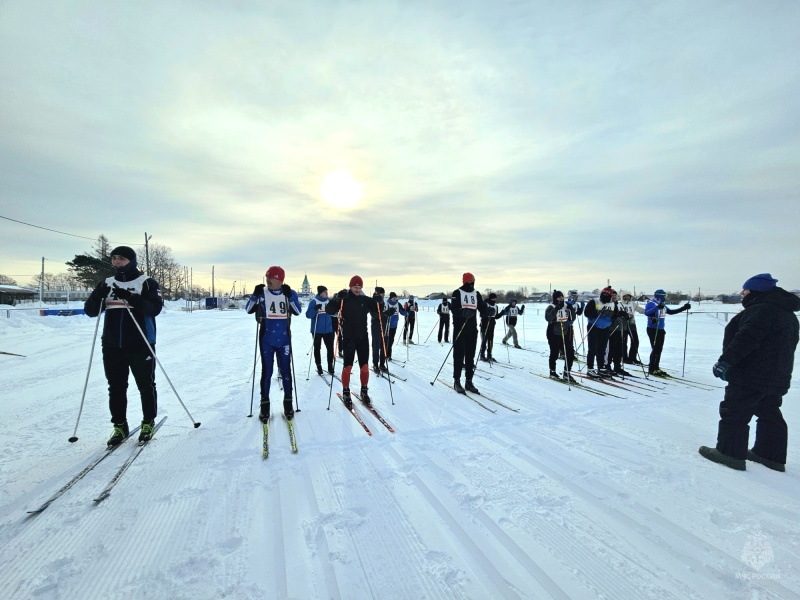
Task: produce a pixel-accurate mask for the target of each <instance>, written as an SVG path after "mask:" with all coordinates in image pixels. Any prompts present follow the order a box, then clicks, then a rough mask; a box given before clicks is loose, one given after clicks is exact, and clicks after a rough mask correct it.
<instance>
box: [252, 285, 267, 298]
mask: <svg viewBox="0 0 800 600" xmlns="http://www.w3.org/2000/svg"><path fill="white" fill-rule="evenodd" d="M263 293H264V284H263V283H259V284H258V285H257V286H256V287H255V288H253V296H259V295H261V294H263Z"/></svg>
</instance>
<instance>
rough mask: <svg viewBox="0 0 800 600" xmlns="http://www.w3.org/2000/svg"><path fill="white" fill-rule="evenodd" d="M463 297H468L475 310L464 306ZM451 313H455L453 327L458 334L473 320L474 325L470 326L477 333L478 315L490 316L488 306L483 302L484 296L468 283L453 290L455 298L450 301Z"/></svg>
mask: <svg viewBox="0 0 800 600" xmlns="http://www.w3.org/2000/svg"><path fill="white" fill-rule="evenodd" d="M462 296H464V297H467V298H468V299H469V302H470V305H471V306H475V308H469V307H465V306H463V305H462V303H461V299H462ZM450 311H451V312H452V313H453V327H454V328H455V330H456V331H457V332H458V331H461V328H462V327H465V324H466V322H467V321H469V320H471V319H473V323H474V325H470V328H472V329H474V330H475V331H477V330H478V318H477V314H478V313H480V314H481V315H483V316H486V315H487V314H488V312H487V304H486V302H484V301H483V296H481V293H480V292H478V291H477V290H475V286H474V285H473V284H472V283H466V284H464V285H462V286H461V287H460V288H458V289H456V290H453V297H452V298H451V299H450Z"/></svg>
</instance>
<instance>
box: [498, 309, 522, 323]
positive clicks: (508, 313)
mask: <svg viewBox="0 0 800 600" xmlns="http://www.w3.org/2000/svg"><path fill="white" fill-rule="evenodd" d="M515 309H516V310H515ZM524 312H525V305H524V304H523V305H520V304H515V305H514V306H512V305H511V304H509V305H508V306H506V307H505V308H504V309H503V310H502V311H501V312H500V315H501V316H502V315H505V317H506V325H508V326H509V327H516V326H517V315H521V314H522V313H524Z"/></svg>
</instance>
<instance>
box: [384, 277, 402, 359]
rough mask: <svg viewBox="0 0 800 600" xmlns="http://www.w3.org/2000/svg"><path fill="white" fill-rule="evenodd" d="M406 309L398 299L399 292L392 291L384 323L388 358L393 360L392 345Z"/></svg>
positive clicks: (387, 302) (387, 303)
mask: <svg viewBox="0 0 800 600" xmlns="http://www.w3.org/2000/svg"><path fill="white" fill-rule="evenodd" d="M406 314H408V313H406V309H405V308H403V305H402V304H400V302H399V300H398V299H397V294H395V293H394V292H391V293H390V294H389V299H388V300H387V301H386V320H387V323H384V327H385V328H386V330H385V339H386V360H388V361H389V362H392V345H393V344H394V338H395V336H396V335H397V324H398V322H399V321H400V316H401V315H402V316H405V315H406Z"/></svg>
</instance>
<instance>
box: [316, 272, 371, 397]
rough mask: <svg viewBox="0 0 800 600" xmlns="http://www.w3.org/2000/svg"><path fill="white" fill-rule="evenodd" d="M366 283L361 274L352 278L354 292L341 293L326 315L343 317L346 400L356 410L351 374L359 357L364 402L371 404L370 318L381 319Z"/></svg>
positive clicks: (351, 287) (328, 308) (343, 385)
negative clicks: (352, 396)
mask: <svg viewBox="0 0 800 600" xmlns="http://www.w3.org/2000/svg"><path fill="white" fill-rule="evenodd" d="M363 287H364V280H363V279H361V277H359V276H358V275H355V276H353V277H352V278H351V279H350V289H349V290H341V291H340V292H339V293H338V294H336V298H334V299H333V300H331V301H330V302H328V306H326V307H325V312H327V313H328V314H330V315H339V328H340V329H341V332H342V339H343V340H344V341H343V343H344V359H343V360H342V365H343V367H342V399H343V400H344V403H345V405H346V406H347V408H352V407H353V401H352V399H351V397H350V373H351V372H352V370H353V363H354V362H355V357H356V355H358V365H359V367H360V370H361V371H360V375H361V400H362V401H363V402H364V403H365V404H370V402H371V400H370V397H369V393H368V386H369V333H368V332H367V315H370V314H371V315H372V316H373V318H374V319H376V320H377V316H378V304H377V303H376V302H375V300H373V299H372V298H369V297H368V296H366V295H365V294H364V293H363V291H362V289H363Z"/></svg>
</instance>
